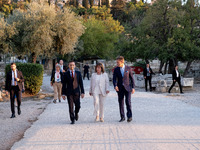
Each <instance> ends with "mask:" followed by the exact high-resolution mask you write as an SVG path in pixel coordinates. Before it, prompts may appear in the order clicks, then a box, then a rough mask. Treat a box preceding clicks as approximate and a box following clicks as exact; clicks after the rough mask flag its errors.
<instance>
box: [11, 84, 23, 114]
mask: <svg viewBox="0 0 200 150" xmlns="http://www.w3.org/2000/svg"><path fill="white" fill-rule="evenodd" d="M21 94H22V93H21V91H20V90H19V87H18V86H11V90H10V101H11V103H10V104H11V112H12V114H15V96H16V97H17V109H18V110H20V106H21Z"/></svg>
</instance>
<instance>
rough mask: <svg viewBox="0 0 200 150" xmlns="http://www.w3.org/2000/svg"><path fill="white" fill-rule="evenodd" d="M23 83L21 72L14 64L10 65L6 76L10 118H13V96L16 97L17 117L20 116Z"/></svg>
mask: <svg viewBox="0 0 200 150" xmlns="http://www.w3.org/2000/svg"><path fill="white" fill-rule="evenodd" d="M23 82H24V77H23V74H22V72H21V71H19V70H17V68H16V64H15V63H12V64H11V71H10V72H9V73H8V74H7V76H6V86H5V90H6V94H8V92H10V103H11V112H12V115H11V117H10V118H15V104H14V102H15V96H16V97H17V109H18V115H20V114H21V109H20V105H21V93H22V89H23V85H22V83H23Z"/></svg>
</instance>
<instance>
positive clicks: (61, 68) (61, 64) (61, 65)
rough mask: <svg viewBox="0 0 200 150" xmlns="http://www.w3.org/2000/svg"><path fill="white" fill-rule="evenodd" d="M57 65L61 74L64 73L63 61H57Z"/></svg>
mask: <svg viewBox="0 0 200 150" xmlns="http://www.w3.org/2000/svg"><path fill="white" fill-rule="evenodd" d="M59 64H60V70H61V71H62V72H65V69H64V66H63V60H60V61H59Z"/></svg>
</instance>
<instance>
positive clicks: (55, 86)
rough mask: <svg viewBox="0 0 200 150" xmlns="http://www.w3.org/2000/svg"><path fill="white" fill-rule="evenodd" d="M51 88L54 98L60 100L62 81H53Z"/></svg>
mask: <svg viewBox="0 0 200 150" xmlns="http://www.w3.org/2000/svg"><path fill="white" fill-rule="evenodd" d="M53 90H54V99H55V100H57V99H59V100H61V92H62V83H61V82H55V83H53Z"/></svg>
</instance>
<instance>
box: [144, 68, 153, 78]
mask: <svg viewBox="0 0 200 150" xmlns="http://www.w3.org/2000/svg"><path fill="white" fill-rule="evenodd" d="M149 70H150V72H151V73H150V77H152V74H155V73H154V72H153V71H152V69H151V68H149ZM143 75H144V76H145V77H146V76H147V68H145V69H144V70H143Z"/></svg>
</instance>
